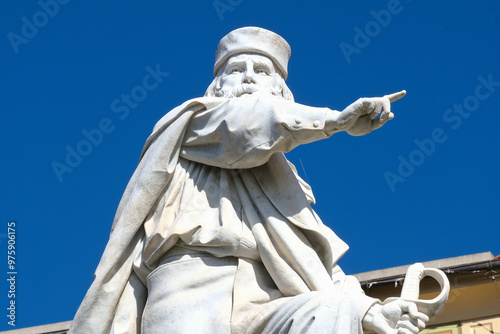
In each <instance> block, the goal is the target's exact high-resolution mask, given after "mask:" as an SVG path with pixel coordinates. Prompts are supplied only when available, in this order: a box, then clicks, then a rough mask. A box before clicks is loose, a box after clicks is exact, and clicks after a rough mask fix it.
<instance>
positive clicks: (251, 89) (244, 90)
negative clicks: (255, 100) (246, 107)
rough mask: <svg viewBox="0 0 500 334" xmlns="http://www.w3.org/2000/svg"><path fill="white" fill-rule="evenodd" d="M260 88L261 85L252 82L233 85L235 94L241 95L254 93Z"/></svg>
mask: <svg viewBox="0 0 500 334" xmlns="http://www.w3.org/2000/svg"><path fill="white" fill-rule="evenodd" d="M258 90H259V87H257V86H256V85H252V84H241V85H238V86H236V87H233V95H234V96H240V95H243V94H252V93H255V92H256V91H258Z"/></svg>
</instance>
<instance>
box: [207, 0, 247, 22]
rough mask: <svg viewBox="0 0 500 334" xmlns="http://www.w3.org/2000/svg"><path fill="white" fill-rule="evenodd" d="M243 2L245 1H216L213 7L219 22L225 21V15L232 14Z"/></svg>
mask: <svg viewBox="0 0 500 334" xmlns="http://www.w3.org/2000/svg"><path fill="white" fill-rule="evenodd" d="M242 2H243V0H214V1H213V2H212V5H213V6H214V9H215V11H216V12H217V15H218V16H219V20H221V21H224V13H225V12H232V11H233V10H234V9H235V8H236V6H239V5H240V4H241V3H242Z"/></svg>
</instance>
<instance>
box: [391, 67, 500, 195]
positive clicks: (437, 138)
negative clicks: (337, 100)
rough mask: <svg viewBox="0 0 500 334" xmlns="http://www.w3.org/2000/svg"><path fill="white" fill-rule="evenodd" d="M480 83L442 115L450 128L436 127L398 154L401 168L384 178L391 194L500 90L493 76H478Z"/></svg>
mask: <svg viewBox="0 0 500 334" xmlns="http://www.w3.org/2000/svg"><path fill="white" fill-rule="evenodd" d="M477 81H478V82H479V83H478V84H477V85H476V88H475V89H474V93H473V94H471V95H469V96H467V97H465V98H464V99H463V101H462V103H461V104H458V103H454V104H453V106H452V107H451V108H448V109H446V110H445V111H444V113H443V121H444V122H445V123H446V125H447V126H448V127H447V128H443V127H436V128H434V129H433V130H432V131H431V132H430V134H429V136H427V138H424V139H415V140H414V141H413V143H414V145H415V148H414V149H413V150H412V151H411V152H410V153H409V154H406V155H405V156H403V155H399V156H398V161H399V165H398V167H397V168H396V169H395V172H392V171H389V170H388V171H385V172H384V178H385V181H386V182H387V185H388V186H389V189H391V192H394V191H395V190H396V185H397V184H399V183H404V182H405V181H406V180H407V179H408V178H409V177H410V176H411V175H413V173H414V172H415V170H416V168H417V167H419V166H422V164H423V163H424V162H425V161H426V160H427V158H429V157H430V156H431V155H432V154H434V152H436V149H437V146H438V145H439V144H442V143H444V142H445V141H446V140H447V139H448V134H447V131H448V132H449V131H450V129H451V130H453V131H456V130H458V129H459V128H460V127H461V126H462V124H463V121H464V120H465V119H467V118H469V117H470V116H471V115H472V113H473V112H475V111H476V110H478V109H479V106H480V105H481V101H484V100H486V99H488V98H489V97H490V96H491V95H492V94H493V93H494V92H495V91H496V90H497V88H498V87H500V81H494V80H493V74H492V73H490V74H488V75H487V76H486V77H484V76H482V75H480V76H478V77H477Z"/></svg>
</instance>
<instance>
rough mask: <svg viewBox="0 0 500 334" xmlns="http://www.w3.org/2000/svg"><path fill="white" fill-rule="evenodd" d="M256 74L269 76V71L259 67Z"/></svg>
mask: <svg viewBox="0 0 500 334" xmlns="http://www.w3.org/2000/svg"><path fill="white" fill-rule="evenodd" d="M255 73H257V74H262V75H268V74H269V71H268V70H267V69H266V68H264V67H259V68H256V69H255Z"/></svg>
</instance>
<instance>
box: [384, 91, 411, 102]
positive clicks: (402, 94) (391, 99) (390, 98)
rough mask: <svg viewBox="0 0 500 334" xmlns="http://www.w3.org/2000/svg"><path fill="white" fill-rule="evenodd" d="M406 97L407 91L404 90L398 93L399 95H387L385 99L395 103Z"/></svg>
mask: <svg viewBox="0 0 500 334" xmlns="http://www.w3.org/2000/svg"><path fill="white" fill-rule="evenodd" d="M405 95H406V90H402V91H400V92H397V93H393V94H389V95H385V96H384V97H387V98H388V99H389V101H391V102H394V101H397V100H399V99H400V98H402V97H403V96H405Z"/></svg>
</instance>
